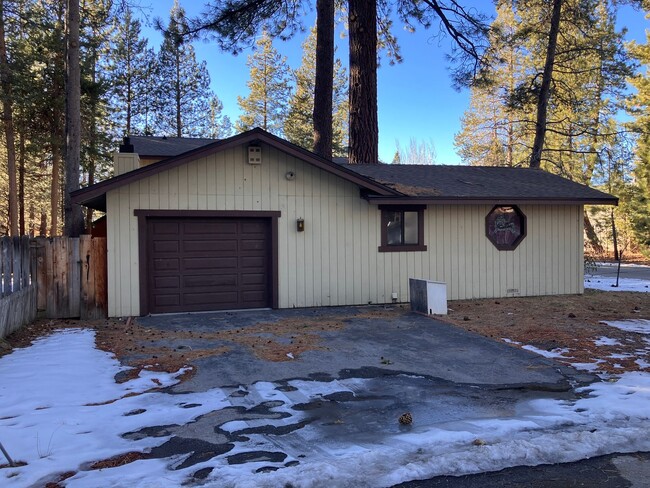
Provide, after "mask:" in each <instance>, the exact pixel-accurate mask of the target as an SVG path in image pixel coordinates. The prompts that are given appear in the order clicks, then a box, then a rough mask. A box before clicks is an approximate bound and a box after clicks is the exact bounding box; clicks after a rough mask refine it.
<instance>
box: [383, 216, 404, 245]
mask: <svg viewBox="0 0 650 488" xmlns="http://www.w3.org/2000/svg"><path fill="white" fill-rule="evenodd" d="M386 239H387V241H388V245H389V246H390V245H399V244H402V212H386Z"/></svg>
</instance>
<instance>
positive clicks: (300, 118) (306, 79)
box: [284, 29, 348, 156]
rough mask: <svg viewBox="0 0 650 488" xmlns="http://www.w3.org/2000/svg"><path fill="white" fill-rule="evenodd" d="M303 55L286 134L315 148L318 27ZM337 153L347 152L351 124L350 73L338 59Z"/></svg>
mask: <svg viewBox="0 0 650 488" xmlns="http://www.w3.org/2000/svg"><path fill="white" fill-rule="evenodd" d="M302 49H303V56H302V62H301V64H300V66H299V67H298V69H296V70H295V71H294V72H293V75H294V80H295V89H294V92H293V94H292V96H291V99H290V100H289V111H288V114H287V119H286V121H285V123H284V134H285V136H286V138H287V139H288V140H289V141H290V142H293V143H294V144H297V145H299V146H302V147H304V148H306V149H309V150H310V151H311V150H314V93H315V79H316V30H315V29H312V30H311V33H310V34H309V36H308V37H307V39H306V40H305V42H303V44H302ZM332 112H333V117H332V127H333V130H332V133H333V134H332V135H333V141H332V148H333V155H335V156H346V155H347V148H346V140H347V134H346V133H345V131H346V127H347V118H348V113H347V73H346V70H345V68H344V67H343V66H342V64H341V61H340V60H339V59H336V60H335V62H334V90H333V100H332Z"/></svg>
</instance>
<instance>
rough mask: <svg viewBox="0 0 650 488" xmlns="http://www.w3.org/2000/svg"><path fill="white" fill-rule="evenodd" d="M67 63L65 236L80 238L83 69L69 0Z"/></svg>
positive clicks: (73, 2) (75, 5)
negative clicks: (77, 200)
mask: <svg viewBox="0 0 650 488" xmlns="http://www.w3.org/2000/svg"><path fill="white" fill-rule="evenodd" d="M67 7H68V8H67V13H66V14H67V17H66V18H67V29H66V30H67V63H66V84H65V92H66V100H65V129H66V144H65V193H64V215H65V218H64V234H65V235H66V236H68V237H78V236H79V235H80V234H81V233H82V232H83V227H84V220H83V214H82V212H81V207H80V206H79V205H76V204H73V203H72V199H71V196H70V194H71V193H72V192H73V191H74V190H77V189H79V176H80V171H81V66H80V64H79V0H67Z"/></svg>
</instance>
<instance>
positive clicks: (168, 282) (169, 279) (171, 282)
mask: <svg viewBox="0 0 650 488" xmlns="http://www.w3.org/2000/svg"><path fill="white" fill-rule="evenodd" d="M153 282H154V286H155V288H156V290H161V289H164V288H178V287H179V286H180V283H181V280H180V277H179V276H156V277H155V278H154V281H153Z"/></svg>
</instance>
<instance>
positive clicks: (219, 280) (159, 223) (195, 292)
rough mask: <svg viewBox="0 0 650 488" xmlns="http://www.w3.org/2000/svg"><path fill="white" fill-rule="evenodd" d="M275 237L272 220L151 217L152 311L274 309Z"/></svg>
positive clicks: (149, 267)
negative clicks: (271, 236) (271, 258)
mask: <svg viewBox="0 0 650 488" xmlns="http://www.w3.org/2000/svg"><path fill="white" fill-rule="evenodd" d="M270 239H271V238H270V222H269V219H254V218H149V219H147V285H148V288H147V297H148V306H149V312H150V313H168V312H197V311H206V310H229V309H240V308H262V307H269V306H270V305H271V303H270V300H271V298H270V297H271V293H270V271H269V270H270V267H271V266H270V264H271V263H270V248H271V242H270Z"/></svg>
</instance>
